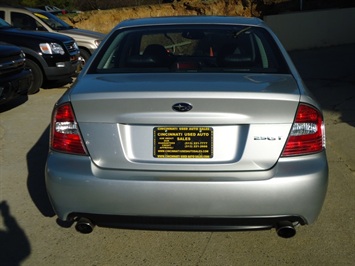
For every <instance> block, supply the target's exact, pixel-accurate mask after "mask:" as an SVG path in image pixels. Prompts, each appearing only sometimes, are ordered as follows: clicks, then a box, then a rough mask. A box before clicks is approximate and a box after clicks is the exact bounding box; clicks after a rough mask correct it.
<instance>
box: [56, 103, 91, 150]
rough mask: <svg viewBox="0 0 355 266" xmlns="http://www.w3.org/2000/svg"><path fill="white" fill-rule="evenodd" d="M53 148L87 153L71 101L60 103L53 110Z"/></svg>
mask: <svg viewBox="0 0 355 266" xmlns="http://www.w3.org/2000/svg"><path fill="white" fill-rule="evenodd" d="M50 145H51V149H52V150H55V151H60V152H66V153H73V154H80V155H86V154H87V153H86V150H85V148H84V145H83V142H82V139H81V136H80V131H79V128H78V125H77V123H76V121H75V116H74V112H73V109H72V107H71V105H70V104H69V103H66V104H63V105H60V106H59V107H58V108H57V109H56V110H54V112H53V118H52V125H51V141H50Z"/></svg>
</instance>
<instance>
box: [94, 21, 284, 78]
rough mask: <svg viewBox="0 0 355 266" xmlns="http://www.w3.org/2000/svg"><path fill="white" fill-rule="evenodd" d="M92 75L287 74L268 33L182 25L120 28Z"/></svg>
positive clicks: (213, 26)
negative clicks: (158, 73) (131, 73)
mask: <svg viewBox="0 0 355 266" xmlns="http://www.w3.org/2000/svg"><path fill="white" fill-rule="evenodd" d="M88 72H89V73H119V72H122V73H130V72H134V73H137V72H138V73H139V72H142V73H143V72H145V73H146V72H153V73H156V72H256V73H288V72H289V70H288V68H287V65H286V63H285V60H284V58H283V56H282V55H281V53H280V51H279V49H278V47H277V45H276V44H275V42H274V40H273V39H272V37H271V36H270V34H269V33H268V32H267V31H266V30H265V29H262V28H259V27H247V26H235V25H233V26H230V25H223V26H215V25H183V26H181V25H179V26H149V27H148V26H147V27H140V28H134V29H132V28H128V29H122V30H119V31H117V32H115V34H113V35H111V37H110V38H109V39H108V41H107V42H105V44H104V46H103V47H102V49H100V52H99V54H97V56H96V59H95V60H94V61H93V64H92V65H91V67H90V69H89V71H88Z"/></svg>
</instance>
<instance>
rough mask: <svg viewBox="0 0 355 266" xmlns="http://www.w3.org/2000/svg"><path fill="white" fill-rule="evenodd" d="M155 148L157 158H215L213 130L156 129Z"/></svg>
mask: <svg viewBox="0 0 355 266" xmlns="http://www.w3.org/2000/svg"><path fill="white" fill-rule="evenodd" d="M153 146H154V148H153V156H154V157H155V158H171V159H175V158H176V159H208V158H213V128H211V127H155V128H154V129H153Z"/></svg>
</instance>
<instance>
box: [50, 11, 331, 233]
mask: <svg viewBox="0 0 355 266" xmlns="http://www.w3.org/2000/svg"><path fill="white" fill-rule="evenodd" d="M50 132H51V133H50V139H51V141H50V152H49V154H48V158H47V165H46V186H47V191H48V194H49V197H50V200H51V203H52V206H53V208H54V210H55V212H56V214H57V215H58V217H59V219H60V220H64V221H76V222H77V223H76V225H75V227H76V229H77V230H78V231H80V232H82V233H89V232H91V231H92V230H93V226H94V225H95V224H97V225H116V223H119V224H120V225H119V226H128V225H130V226H141V225H143V226H148V227H149V228H152V227H153V228H154V227H155V228H166V226H167V228H172V229H179V228H180V229H194V230H196V229H197V230H206V229H207V230H210V229H270V228H276V229H277V232H278V235H279V236H282V237H292V236H293V235H294V234H295V233H296V231H295V226H297V225H306V224H310V223H313V222H314V221H315V220H316V218H317V216H318V215H319V213H320V211H321V208H322V204H323V201H324V199H325V196H326V191H327V183H328V164H327V157H326V152H325V129H324V121H323V116H322V112H321V109H320V106H319V104H318V103H317V102H316V100H315V99H314V98H312V96H311V95H310V94H309V92H308V90H307V89H306V87H305V85H304V83H303V82H302V80H301V77H300V76H299V74H298V73H297V71H296V69H295V66H294V65H293V63H292V61H291V59H290V57H289V56H288V54H287V52H286V51H285V49H284V48H283V47H282V45H281V43H280V41H279V40H278V39H277V37H276V36H275V34H274V33H273V32H272V31H271V30H270V28H268V27H267V26H266V24H264V23H263V22H262V21H261V20H259V19H257V18H241V17H213V16H212V17H210V16H190V17H165V18H147V19H135V20H129V21H125V22H122V23H120V24H119V25H118V26H116V27H115V28H114V29H113V30H112V32H111V33H110V34H109V35H108V37H107V39H106V40H105V41H104V42H103V43H102V44H101V46H100V47H99V48H98V51H97V52H96V53H95V56H94V57H93V58H92V60H90V63H89V64H87V65H86V66H85V68H84V69H83V71H82V72H81V73H80V75H79V76H78V79H77V80H76V83H75V84H74V85H73V86H72V87H71V89H69V90H68V91H67V92H66V93H65V94H64V95H63V97H61V99H59V101H58V102H57V103H56V105H55V106H54V110H53V116H52V121H51V130H50ZM122 224H123V225H122Z"/></svg>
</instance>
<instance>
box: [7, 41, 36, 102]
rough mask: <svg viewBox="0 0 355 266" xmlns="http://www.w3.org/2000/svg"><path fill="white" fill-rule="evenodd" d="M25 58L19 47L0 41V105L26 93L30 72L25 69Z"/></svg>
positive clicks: (29, 81)
mask: <svg viewBox="0 0 355 266" xmlns="http://www.w3.org/2000/svg"><path fill="white" fill-rule="evenodd" d="M25 60H26V59H25V54H24V52H23V51H22V50H21V49H20V48H19V47H16V46H14V45H8V44H5V43H0V105H1V104H4V103H6V102H9V101H10V100H13V99H15V98H17V97H18V96H20V95H27V93H28V89H29V87H30V85H31V82H32V74H31V71H29V70H28V69H25Z"/></svg>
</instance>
